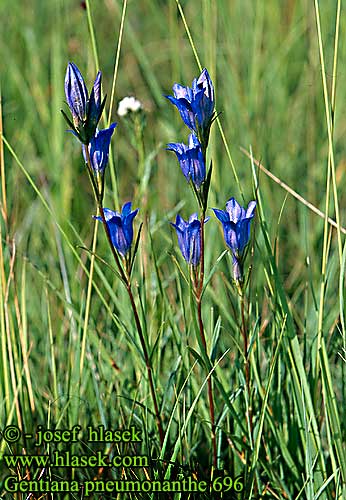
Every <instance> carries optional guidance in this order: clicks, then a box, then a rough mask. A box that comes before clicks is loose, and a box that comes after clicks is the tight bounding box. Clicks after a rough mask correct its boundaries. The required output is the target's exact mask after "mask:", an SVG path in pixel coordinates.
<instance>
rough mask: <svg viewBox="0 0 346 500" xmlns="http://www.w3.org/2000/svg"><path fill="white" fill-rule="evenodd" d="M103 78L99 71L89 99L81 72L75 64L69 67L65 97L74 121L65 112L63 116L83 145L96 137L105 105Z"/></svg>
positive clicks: (70, 64)
mask: <svg viewBox="0 0 346 500" xmlns="http://www.w3.org/2000/svg"><path fill="white" fill-rule="evenodd" d="M101 77H102V75H101V72H100V71H99V72H98V73H97V76H96V79H95V82H94V85H93V88H92V91H91V94H90V98H89V94H88V90H87V88H86V85H85V82H84V79H83V76H82V74H81V72H80V71H79V69H78V68H77V66H76V65H75V64H74V63H68V65H67V70H66V76H65V95H66V101H67V104H68V106H69V108H70V111H71V113H72V121H71V120H70V119H69V118H68V117H67V115H66V114H65V113H64V112H63V115H64V117H65V119H66V121H67V122H68V124H69V125H70V126H71V127H72V132H73V133H74V134H75V135H76V136H77V137H78V139H79V140H80V141H81V143H82V144H89V142H90V140H91V139H92V137H93V136H94V135H95V132H96V127H97V124H98V122H99V121H100V118H101V114H102V111H103V108H104V105H105V99H103V101H102V102H101Z"/></svg>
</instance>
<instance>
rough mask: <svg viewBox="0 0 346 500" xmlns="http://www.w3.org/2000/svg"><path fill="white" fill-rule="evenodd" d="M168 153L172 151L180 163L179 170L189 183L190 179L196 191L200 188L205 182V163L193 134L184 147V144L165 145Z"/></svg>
mask: <svg viewBox="0 0 346 500" xmlns="http://www.w3.org/2000/svg"><path fill="white" fill-rule="evenodd" d="M167 149H168V150H169V151H174V152H175V154H176V155H177V158H178V161H179V163H180V167H181V170H182V172H183V174H184V175H185V177H186V180H187V181H188V182H189V181H190V179H191V181H192V182H193V183H194V185H195V186H196V188H197V189H199V188H200V187H201V184H202V182H204V180H205V172H206V170H205V163H204V157H203V153H202V148H201V145H200V142H199V140H198V139H197V137H196V136H195V134H190V135H189V143H188V145H187V146H186V145H185V144H184V143H181V142H177V143H170V144H167Z"/></svg>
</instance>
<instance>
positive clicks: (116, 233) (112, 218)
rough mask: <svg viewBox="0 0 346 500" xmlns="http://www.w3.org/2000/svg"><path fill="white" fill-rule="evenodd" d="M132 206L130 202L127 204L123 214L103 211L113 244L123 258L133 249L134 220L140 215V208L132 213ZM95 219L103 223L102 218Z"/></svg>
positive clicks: (96, 217)
mask: <svg viewBox="0 0 346 500" xmlns="http://www.w3.org/2000/svg"><path fill="white" fill-rule="evenodd" d="M131 205H132V203H131V202H130V201H129V202H127V203H125V204H124V205H123V207H122V210H121V213H119V212H114V211H113V210H110V209H109V208H104V209H103V212H104V215H105V219H106V222H107V226H108V229H109V233H110V236H111V240H112V243H113V245H114V246H115V248H116V250H117V251H118V252H119V253H120V255H121V256H122V257H125V255H126V254H127V253H128V251H129V250H130V248H131V245H132V241H133V219H134V218H135V216H136V215H137V213H138V208H137V209H136V210H133V211H131ZM94 218H95V219H98V220H101V221H102V217H100V216H94Z"/></svg>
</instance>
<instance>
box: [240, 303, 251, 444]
mask: <svg viewBox="0 0 346 500" xmlns="http://www.w3.org/2000/svg"><path fill="white" fill-rule="evenodd" d="M240 312H241V334H242V337H243V343H244V358H245V363H244V368H245V382H246V391H247V394H248V398H249V408H248V422H249V429H250V432H251V435H252V431H253V426H252V407H251V395H250V365H249V355H248V334H247V326H246V319H245V300H244V295H243V293H241V294H240Z"/></svg>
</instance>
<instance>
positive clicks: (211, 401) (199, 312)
mask: <svg viewBox="0 0 346 500" xmlns="http://www.w3.org/2000/svg"><path fill="white" fill-rule="evenodd" d="M204 221H205V212H204V211H203V212H202V216H201V261H200V273H199V283H198V284H197V287H196V302H197V317H198V326H199V333H200V336H201V341H202V344H203V348H204V352H205V355H206V357H207V356H208V351H207V342H206V340H205V334H204V326H203V319H202V293H203V282H204ZM208 399H209V412H210V422H211V441H212V447H213V465H214V467H215V468H216V467H217V448H216V427H215V410H214V398H213V383H212V379H211V377H209V378H208Z"/></svg>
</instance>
